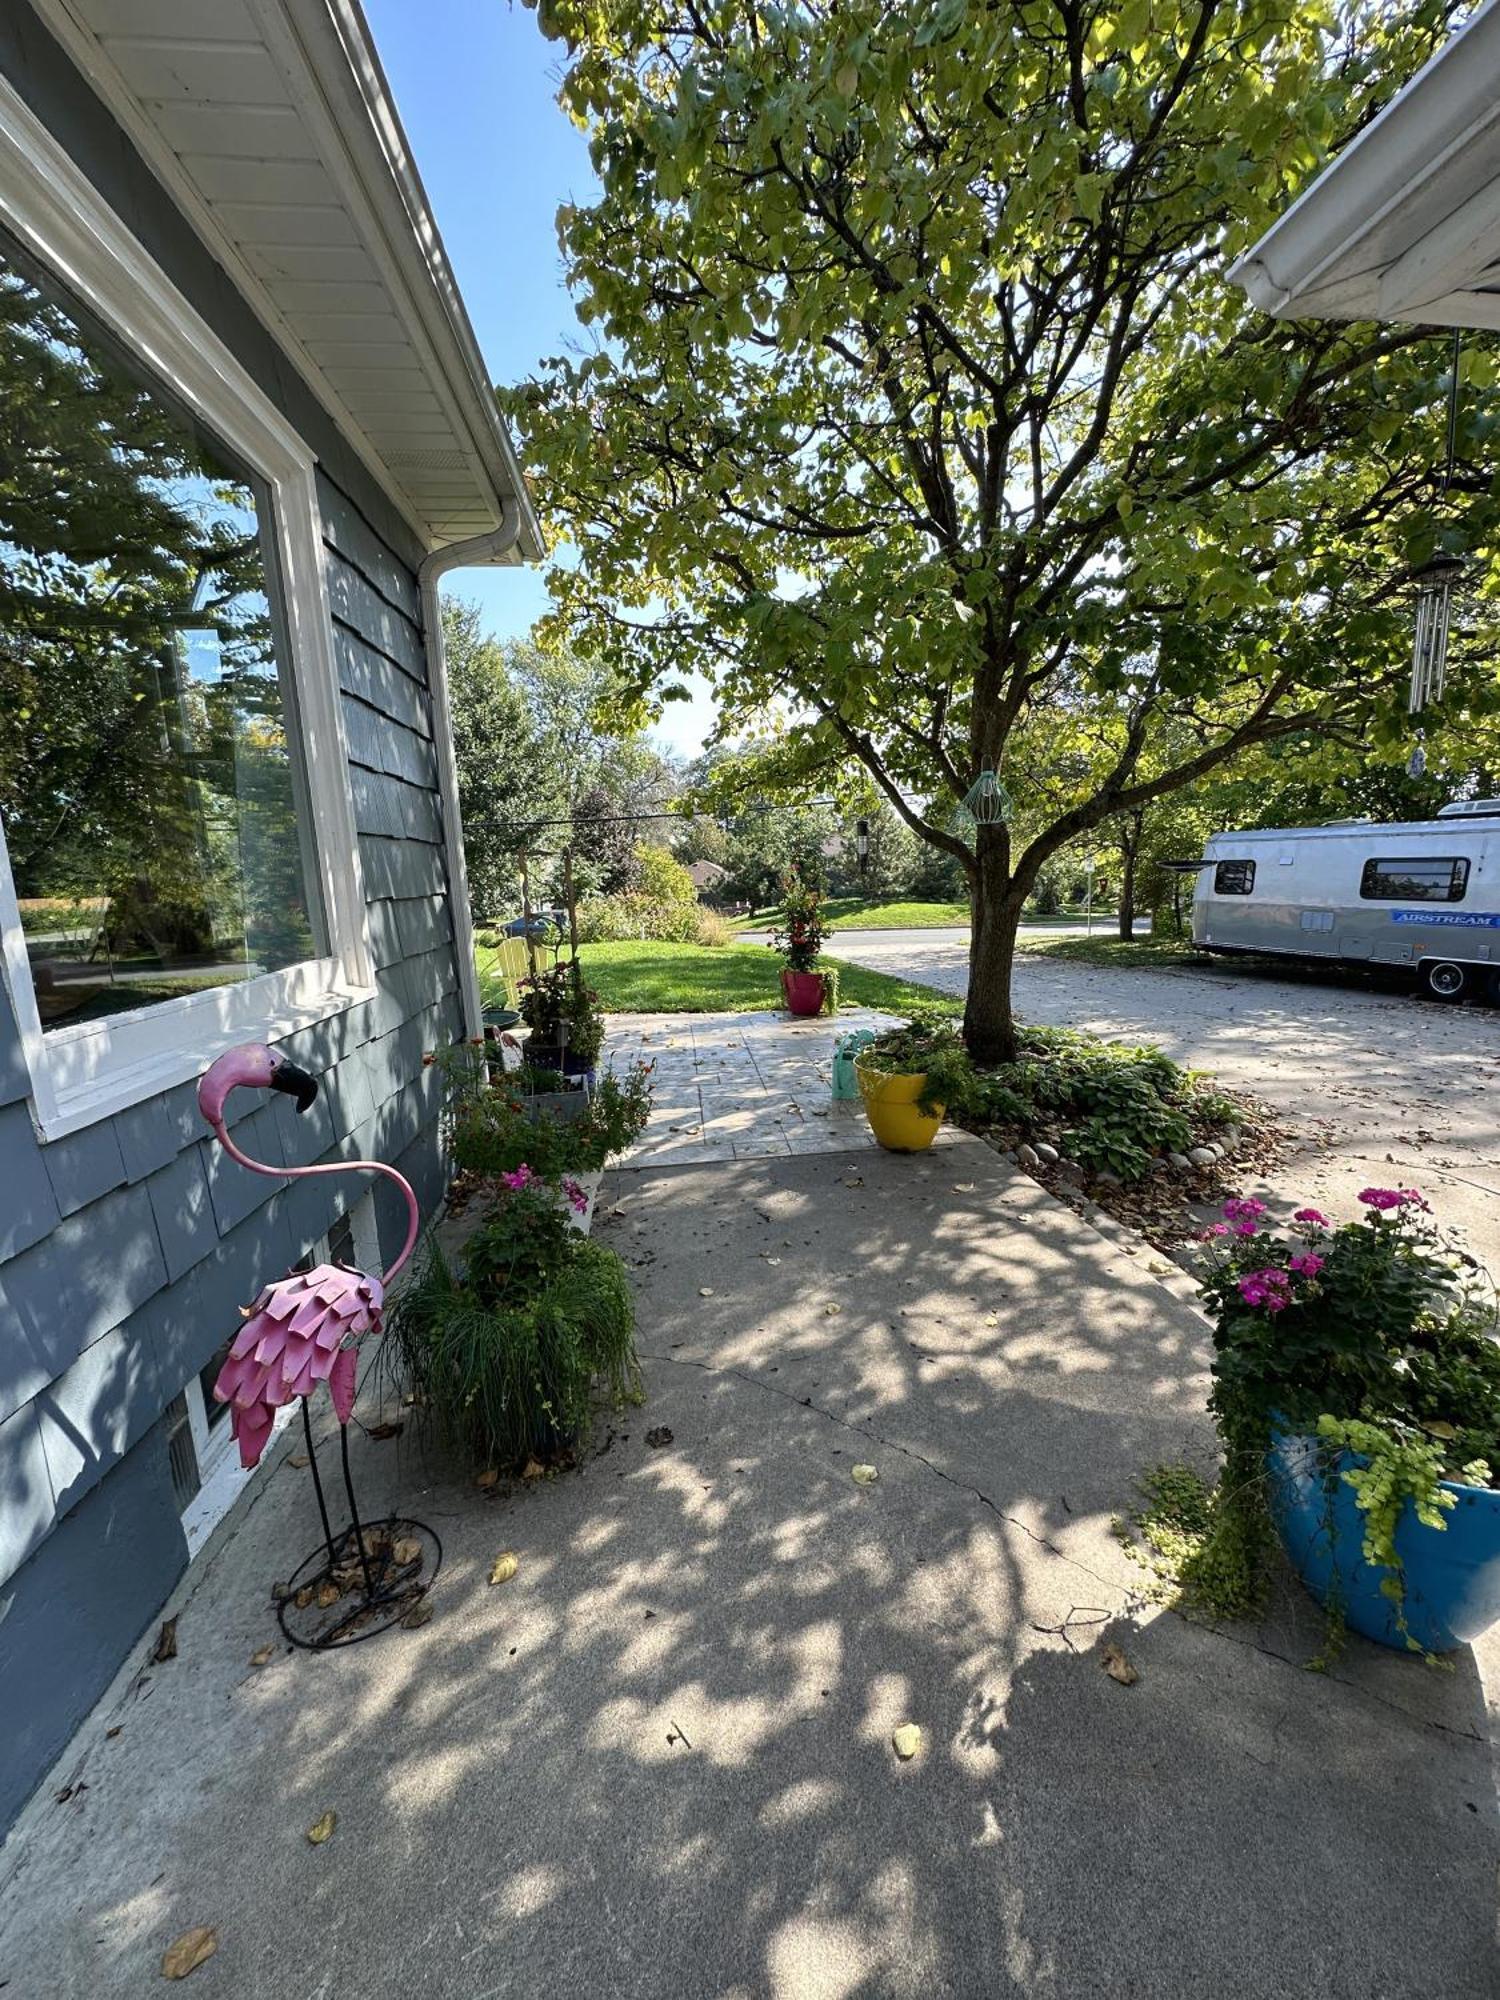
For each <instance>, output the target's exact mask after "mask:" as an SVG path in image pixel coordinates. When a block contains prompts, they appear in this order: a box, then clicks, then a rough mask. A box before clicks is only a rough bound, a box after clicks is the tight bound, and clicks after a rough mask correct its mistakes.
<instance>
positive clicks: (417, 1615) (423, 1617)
mask: <svg viewBox="0 0 1500 2000" xmlns="http://www.w3.org/2000/svg"><path fill="white" fill-rule="evenodd" d="M431 1616H432V1600H431V1599H430V1598H427V1597H419V1598H418V1599H417V1601H416V1603H415V1604H414V1605H413V1606H412V1608H411V1609H410V1611H407V1612H405V1613H403V1615H402V1619H401V1623H402V1624H403V1625H404V1626H405V1627H406V1629H407V1631H408V1632H415V1631H416V1630H417V1629H418V1628H419V1627H420V1626H423V1625H425V1624H426V1623H427V1621H428V1619H429V1618H430V1617H431Z"/></svg>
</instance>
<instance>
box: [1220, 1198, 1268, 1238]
mask: <svg viewBox="0 0 1500 2000" xmlns="http://www.w3.org/2000/svg"><path fill="white" fill-rule="evenodd" d="M1265 1212H1266V1205H1265V1203H1264V1202H1263V1201H1251V1200H1248V1199H1241V1198H1240V1197H1239V1196H1231V1197H1230V1199H1229V1200H1228V1201H1226V1202H1225V1204H1224V1220H1225V1221H1226V1222H1237V1223H1239V1224H1240V1225H1241V1229H1240V1234H1241V1235H1242V1236H1243V1235H1245V1234H1247V1233H1248V1234H1250V1235H1254V1233H1255V1225H1256V1223H1257V1222H1259V1221H1260V1219H1261V1217H1262V1216H1263V1215H1264V1214H1265ZM1245 1223H1249V1225H1250V1228H1249V1231H1248V1232H1247V1231H1246V1230H1245V1228H1244V1227H1243V1225H1244V1224H1245Z"/></svg>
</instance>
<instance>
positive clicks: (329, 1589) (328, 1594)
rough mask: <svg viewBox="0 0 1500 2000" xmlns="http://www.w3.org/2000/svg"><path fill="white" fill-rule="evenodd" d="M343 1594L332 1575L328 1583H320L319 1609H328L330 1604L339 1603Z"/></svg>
mask: <svg viewBox="0 0 1500 2000" xmlns="http://www.w3.org/2000/svg"><path fill="white" fill-rule="evenodd" d="M343 1594H344V1593H343V1592H342V1591H341V1590H340V1589H339V1587H338V1585H337V1584H336V1583H335V1582H334V1580H333V1578H332V1577H330V1578H329V1579H328V1581H327V1582H326V1583H320V1584H319V1585H318V1609H319V1610H320V1611H326V1610H327V1609H328V1608H329V1606H330V1605H332V1604H337V1603H338V1601H339V1599H340V1598H341V1597H342V1596H343Z"/></svg>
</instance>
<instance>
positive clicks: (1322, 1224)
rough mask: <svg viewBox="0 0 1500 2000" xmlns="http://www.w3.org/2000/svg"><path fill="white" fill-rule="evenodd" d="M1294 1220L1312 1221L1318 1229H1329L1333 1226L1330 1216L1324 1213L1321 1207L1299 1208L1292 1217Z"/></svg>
mask: <svg viewBox="0 0 1500 2000" xmlns="http://www.w3.org/2000/svg"><path fill="white" fill-rule="evenodd" d="M1292 1220H1293V1222H1306V1223H1310V1224H1311V1225H1312V1226H1313V1227H1314V1228H1316V1229H1328V1228H1330V1227H1331V1224H1330V1223H1329V1220H1328V1217H1327V1216H1326V1215H1325V1214H1324V1213H1323V1211H1322V1209H1321V1208H1299V1209H1298V1210H1297V1212H1296V1214H1295V1215H1294V1216H1293V1217H1292Z"/></svg>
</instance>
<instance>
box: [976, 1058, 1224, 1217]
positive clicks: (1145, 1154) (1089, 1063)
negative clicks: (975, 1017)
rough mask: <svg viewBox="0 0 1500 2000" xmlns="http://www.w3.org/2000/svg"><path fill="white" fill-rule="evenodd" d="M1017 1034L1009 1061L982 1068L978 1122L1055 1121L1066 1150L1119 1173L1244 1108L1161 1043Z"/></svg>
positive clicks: (1130, 1174) (1133, 1173)
mask: <svg viewBox="0 0 1500 2000" xmlns="http://www.w3.org/2000/svg"><path fill="white" fill-rule="evenodd" d="M1019 1044H1020V1054H1019V1057H1018V1059H1017V1060H1016V1061H1015V1062H1013V1063H1003V1064H1001V1065H999V1066H998V1067H996V1068H994V1069H988V1070H985V1071H983V1072H981V1074H980V1076H979V1082H978V1090H977V1111H978V1114H979V1117H980V1122H982V1123H986V1124H991V1125H1007V1126H1013V1127H1015V1128H1016V1129H1017V1130H1018V1131H1019V1132H1020V1133H1022V1134H1023V1135H1026V1136H1029V1135H1030V1134H1032V1133H1034V1132H1036V1131H1038V1130H1045V1131H1053V1130H1055V1131H1057V1132H1059V1134H1060V1137H1061V1142H1062V1146H1063V1149H1064V1151H1065V1152H1066V1153H1067V1154H1068V1156H1069V1157H1070V1158H1071V1159H1074V1160H1077V1161H1078V1163H1079V1164H1080V1165H1081V1166H1084V1167H1089V1168H1092V1169H1093V1170H1095V1171H1096V1172H1097V1171H1098V1170H1100V1169H1101V1168H1107V1169H1108V1170H1109V1171H1110V1172H1111V1173H1114V1174H1117V1175H1118V1176H1119V1178H1120V1179H1121V1180H1122V1181H1127V1182H1128V1181H1136V1180H1139V1179H1141V1177H1142V1176H1143V1175H1144V1174H1146V1173H1147V1172H1149V1170H1150V1167H1151V1162H1152V1161H1153V1160H1154V1159H1156V1158H1157V1157H1158V1156H1159V1155H1161V1154H1163V1153H1181V1152H1186V1151H1187V1149H1188V1148H1189V1147H1190V1146H1194V1145H1196V1144H1197V1143H1198V1142H1199V1139H1200V1138H1201V1137H1203V1136H1205V1135H1206V1133H1207V1132H1208V1131H1210V1130H1211V1129H1214V1128H1219V1127H1223V1126H1225V1125H1228V1124H1230V1123H1231V1122H1233V1121H1234V1120H1235V1119H1236V1118H1238V1117H1239V1116H1241V1115H1242V1114H1241V1113H1240V1111H1239V1108H1238V1106H1237V1105H1236V1104H1235V1102H1234V1100H1233V1099H1232V1098H1229V1097H1226V1096H1224V1095H1223V1093H1222V1092H1214V1091H1206V1090H1202V1089H1200V1088H1199V1086H1198V1083H1197V1080H1196V1078H1195V1077H1194V1075H1193V1073H1192V1072H1191V1071H1190V1070H1185V1069H1183V1068H1182V1067H1181V1065H1180V1064H1178V1063H1174V1062H1173V1061H1172V1060H1171V1058H1170V1057H1168V1056H1164V1055H1163V1054H1162V1052H1161V1051H1160V1049H1153V1048H1130V1047H1127V1046H1126V1045H1125V1044H1123V1043H1120V1042H1104V1041H1100V1040H1099V1039H1098V1038H1097V1036H1094V1035H1087V1034H1081V1033H1079V1032H1078V1031H1077V1030H1075V1029H1071V1028H1024V1029H1022V1031H1021V1033H1020V1037H1019Z"/></svg>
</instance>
